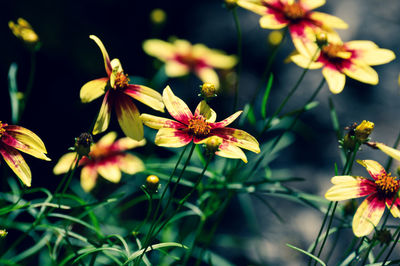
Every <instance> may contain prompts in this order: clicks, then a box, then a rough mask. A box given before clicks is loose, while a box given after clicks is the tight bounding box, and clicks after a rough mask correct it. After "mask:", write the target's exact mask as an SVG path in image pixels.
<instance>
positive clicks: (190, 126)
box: [140, 86, 260, 162]
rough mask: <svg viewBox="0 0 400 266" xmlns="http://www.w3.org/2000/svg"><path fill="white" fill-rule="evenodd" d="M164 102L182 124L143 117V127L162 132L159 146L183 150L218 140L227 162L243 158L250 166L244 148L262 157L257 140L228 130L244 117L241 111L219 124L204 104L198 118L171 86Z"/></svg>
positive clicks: (245, 133)
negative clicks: (214, 139)
mask: <svg viewBox="0 0 400 266" xmlns="http://www.w3.org/2000/svg"><path fill="white" fill-rule="evenodd" d="M163 100H164V103H165V106H166V108H167V110H168V112H169V113H170V115H171V116H172V117H173V118H175V119H176V120H178V121H174V120H171V119H166V118H162V117H157V116H153V115H149V114H142V115H141V116H140V118H141V119H142V121H143V123H144V124H145V125H146V126H148V127H151V128H154V129H158V133H157V135H156V139H155V143H156V145H158V146H165V147H182V146H185V145H187V144H189V143H190V142H191V141H193V142H194V143H195V144H202V143H207V141H208V138H209V137H212V136H218V137H220V138H222V140H223V141H222V143H221V144H220V145H219V151H218V152H216V154H217V155H219V156H223V157H227V158H240V159H242V160H243V161H244V162H247V158H246V155H245V154H244V152H243V151H242V150H241V149H240V148H244V149H248V150H250V151H252V152H255V153H259V152H260V147H259V144H258V142H257V140H256V139H255V138H254V137H253V136H251V135H250V134H248V133H247V132H245V131H243V130H239V129H234V128H228V127H226V126H228V125H229V124H231V123H232V122H233V121H234V120H235V119H236V118H237V117H238V116H239V115H240V114H241V113H242V111H238V112H236V113H234V114H233V115H231V116H229V117H228V118H226V119H224V120H222V121H220V122H215V120H216V117H217V115H216V113H215V112H214V110H213V109H211V108H210V107H209V106H208V104H207V103H206V102H205V101H204V100H203V101H201V102H200V103H199V104H198V106H197V108H196V110H195V112H194V115H193V114H192V112H191V111H190V109H189V107H188V106H187V105H186V104H185V102H183V101H182V100H181V99H180V98H178V97H176V96H175V95H174V94H173V92H172V90H171V88H170V87H169V86H167V87H166V88H165V89H164V92H163Z"/></svg>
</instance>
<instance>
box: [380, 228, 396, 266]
mask: <svg viewBox="0 0 400 266" xmlns="http://www.w3.org/2000/svg"><path fill="white" fill-rule="evenodd" d="M399 239H400V232H398V233H397V236H396V239H395V240H394V242H393V244H392V247H391V248H390V250H389V252H388V254H387V255H386V257H385V259H384V260H383V262H382V265H385V263H386V261H387V260H388V259H389V257H390V255H391V254H392V252H393V249H394V247H395V246H396V245H397V242H398V241H399Z"/></svg>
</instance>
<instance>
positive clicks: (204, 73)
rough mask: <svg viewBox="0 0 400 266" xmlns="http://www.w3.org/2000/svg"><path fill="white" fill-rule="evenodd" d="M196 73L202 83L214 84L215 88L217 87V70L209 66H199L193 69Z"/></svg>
mask: <svg viewBox="0 0 400 266" xmlns="http://www.w3.org/2000/svg"><path fill="white" fill-rule="evenodd" d="M195 72H196V75H197V76H198V77H199V79H200V80H201V81H202V82H203V83H211V84H214V86H215V88H219V78H218V75H217V72H215V70H214V69H213V68H211V67H200V68H197V69H196V70H195Z"/></svg>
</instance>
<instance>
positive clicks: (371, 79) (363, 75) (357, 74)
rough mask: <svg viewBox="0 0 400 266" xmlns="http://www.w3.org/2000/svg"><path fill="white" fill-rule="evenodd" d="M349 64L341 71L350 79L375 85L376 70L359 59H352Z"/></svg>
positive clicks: (377, 78) (376, 78) (376, 79)
mask: <svg viewBox="0 0 400 266" xmlns="http://www.w3.org/2000/svg"><path fill="white" fill-rule="evenodd" d="M352 62H353V64H351V66H349V67H346V68H343V69H342V71H343V73H345V74H346V75H347V76H349V77H350V78H352V79H355V80H358V81H361V82H363V83H368V84H372V85H376V84H378V82H379V77H378V74H377V73H376V71H375V70H374V69H373V68H372V67H370V66H369V65H367V64H366V63H364V62H362V61H360V60H355V59H353V60H352Z"/></svg>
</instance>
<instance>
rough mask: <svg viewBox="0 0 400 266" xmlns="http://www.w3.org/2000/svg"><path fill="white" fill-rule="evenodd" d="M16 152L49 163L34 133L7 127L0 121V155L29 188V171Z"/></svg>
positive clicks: (30, 174) (42, 146)
mask: <svg viewBox="0 0 400 266" xmlns="http://www.w3.org/2000/svg"><path fill="white" fill-rule="evenodd" d="M17 150H20V151H22V152H25V153H27V154H30V155H32V156H34V157H36V158H39V159H42V160H46V161H50V158H48V157H47V156H46V153H47V151H46V147H45V146H44V144H43V141H42V140H41V139H40V138H39V137H38V136H37V135H36V134H35V133H33V132H32V131H30V130H28V129H26V128H23V127H20V126H13V125H8V124H6V123H2V122H1V121H0V154H1V156H3V158H4V160H5V161H6V163H7V164H8V166H10V168H11V170H13V171H14V173H15V174H16V175H17V176H18V177H19V179H21V181H22V183H24V184H25V185H26V186H28V187H30V186H31V182H32V173H31V170H30V169H29V166H28V165H27V164H26V162H25V160H24V158H23V157H22V155H21V154H20V153H19V152H18V151H17Z"/></svg>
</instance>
